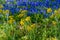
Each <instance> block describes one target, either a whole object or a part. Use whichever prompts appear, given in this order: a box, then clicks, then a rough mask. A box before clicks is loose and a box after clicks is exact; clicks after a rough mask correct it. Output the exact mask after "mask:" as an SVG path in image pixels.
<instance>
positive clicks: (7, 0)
mask: <svg viewBox="0 0 60 40" xmlns="http://www.w3.org/2000/svg"><path fill="white" fill-rule="evenodd" d="M5 1H6V2H14V0H5Z"/></svg>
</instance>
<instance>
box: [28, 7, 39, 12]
mask: <svg viewBox="0 0 60 40" xmlns="http://www.w3.org/2000/svg"><path fill="white" fill-rule="evenodd" d="M29 11H30V12H32V13H35V12H36V13H37V12H38V10H37V9H35V8H29Z"/></svg>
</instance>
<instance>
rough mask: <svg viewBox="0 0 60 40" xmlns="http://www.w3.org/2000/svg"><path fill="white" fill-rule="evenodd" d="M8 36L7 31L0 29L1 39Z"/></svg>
mask: <svg viewBox="0 0 60 40" xmlns="http://www.w3.org/2000/svg"><path fill="white" fill-rule="evenodd" d="M5 38H7V36H6V34H5V32H4V31H3V30H0V39H5Z"/></svg>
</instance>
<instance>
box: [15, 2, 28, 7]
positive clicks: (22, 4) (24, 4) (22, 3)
mask: <svg viewBox="0 0 60 40" xmlns="http://www.w3.org/2000/svg"><path fill="white" fill-rule="evenodd" d="M16 4H17V6H26V5H27V4H26V2H20V1H17V3H16Z"/></svg>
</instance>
